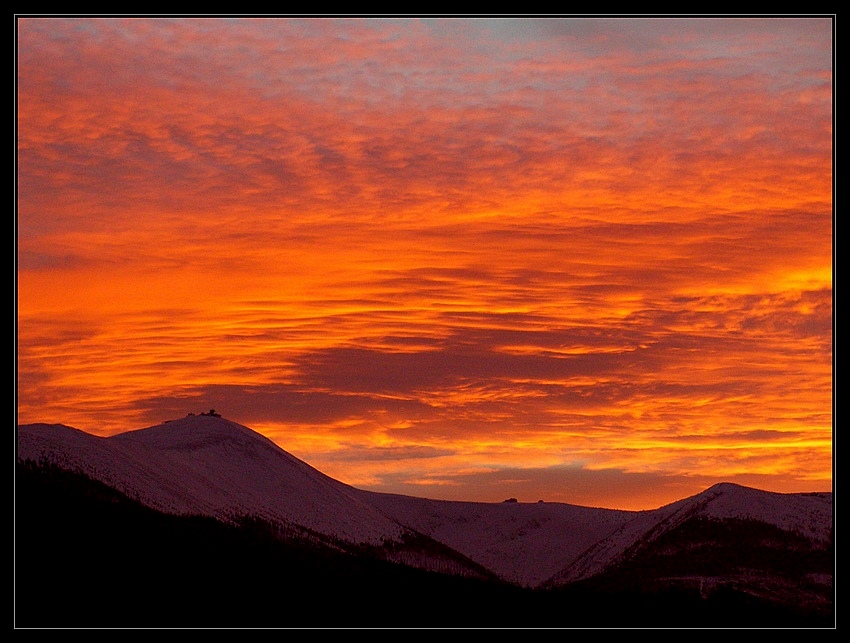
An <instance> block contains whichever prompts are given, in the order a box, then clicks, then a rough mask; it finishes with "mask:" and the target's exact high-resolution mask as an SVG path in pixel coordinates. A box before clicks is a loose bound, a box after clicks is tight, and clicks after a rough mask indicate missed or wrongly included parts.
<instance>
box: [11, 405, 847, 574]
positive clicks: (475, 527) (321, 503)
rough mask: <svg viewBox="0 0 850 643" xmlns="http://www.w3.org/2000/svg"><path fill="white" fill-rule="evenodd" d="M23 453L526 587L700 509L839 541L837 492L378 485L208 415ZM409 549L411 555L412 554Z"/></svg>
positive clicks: (40, 427) (153, 502) (584, 566)
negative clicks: (532, 494)
mask: <svg viewBox="0 0 850 643" xmlns="http://www.w3.org/2000/svg"><path fill="white" fill-rule="evenodd" d="M18 458H19V459H30V460H36V461H38V460H41V459H47V460H48V461H50V462H53V463H55V464H58V465H60V466H62V467H64V468H68V469H71V470H77V471H82V472H83V473H86V474H87V475H89V476H91V477H93V478H95V479H97V480H100V481H102V482H105V483H107V484H109V485H111V486H113V487H115V488H117V489H118V490H120V491H123V492H124V493H126V494H127V495H129V496H131V497H133V498H136V499H138V500H140V501H142V502H143V503H145V504H146V505H148V506H150V507H153V508H155V509H159V510H161V511H166V512H169V513H175V514H193V513H194V514H204V515H210V516H214V517H217V518H224V519H228V518H234V517H237V516H241V515H246V514H250V515H255V516H260V517H263V518H266V519H267V520H271V521H275V522H280V523H283V524H287V525H297V526H299V527H301V528H304V529H307V530H311V531H312V532H316V533H318V534H321V535H323V536H325V537H328V538H332V539H340V540H343V541H347V542H349V543H355V544H361V543H362V544H371V545H381V544H382V543H384V542H387V541H395V542H398V541H399V540H402V539H403V538H402V537H403V535H404V534H411V533H413V534H421V535H424V536H427V537H430V538H431V539H433V540H436V541H438V542H440V543H442V544H444V545H446V546H447V547H448V548H450V549H451V550H454V551H455V552H458V553H459V554H461V555H462V556H465V557H467V558H468V559H470V560H471V561H473V562H474V563H477V564H479V565H481V566H483V567H484V568H486V569H487V570H489V571H490V572H492V573H494V574H496V575H498V576H500V577H501V578H503V579H505V580H507V581H510V582H513V583H516V584H519V585H525V586H529V587H537V586H540V585H542V584H547V585H561V584H564V583H568V582H571V581H574V580H579V579H582V578H587V577H588V576H592V575H594V574H597V573H599V572H601V571H603V570H605V569H606V568H610V566H611V565H613V564H615V563H617V562H618V561H621V560H622V559H623V557H624V556H625V554H626V552H628V551H630V550H634V548H635V547H637V546H640V545H641V543H647V542H651V541H652V540H653V539H655V538H657V537H659V536H660V535H662V534H664V533H666V532H668V531H669V530H671V529H673V528H674V527H675V526H676V525H678V524H681V523H683V522H684V521H686V520H688V519H690V518H693V517H697V516H703V517H711V518H752V519H756V520H759V521H762V522H766V523H769V524H772V525H776V526H777V527H779V528H781V529H784V530H787V531H794V532H797V533H800V534H801V535H804V536H805V537H806V538H808V539H809V540H810V541H812V542H813V543H822V542H826V541H828V540H830V539H831V537H832V524H833V523H832V518H833V516H832V494H831V493H823V494H778V493H770V492H765V491H759V490H757V489H750V488H747V487H742V486H739V485H734V484H725V483H724V484H719V485H715V486H713V487H711V488H709V489H707V490H706V491H704V492H703V493H700V494H698V495H696V496H693V497H692V498H687V499H684V500H680V501H678V502H675V503H672V504H669V505H666V506H664V507H661V508H659V509H655V510H651V511H639V512H635V511H619V510H611V509H600V508H592V507H581V506H576V505H569V504H564V503H543V502H538V503H517V502H506V503H481V502H456V501H441V500H429V499H424V498H416V497H411V496H403V495H395V494H383V493H375V492H371V491H366V490H361V489H356V488H354V487H351V486H349V485H346V484H344V483H342V482H339V481H337V480H334V479H332V478H330V477H328V476H326V475H325V474H323V473H321V472H320V471H318V470H316V469H314V468H313V467H311V466H310V465H308V464H307V463H305V462H303V461H301V460H299V459H298V458H295V457H294V456H292V455H291V454H289V453H287V452H286V451H284V450H283V449H281V448H280V447H279V446H277V445H276V444H275V443H274V442H272V441H271V440H269V439H268V438H266V437H264V436H262V435H260V434H259V433H256V432H255V431H252V430H251V429H249V428H247V427H245V426H242V425H240V424H237V423H235V422H231V421H229V420H226V419H224V418H221V417H219V416H213V415H205V414H201V415H190V416H188V417H185V418H181V419H178V420H173V421H168V422H164V423H162V424H160V425H157V426H153V427H149V428H146V429H139V430H136V431H130V432H127V433H122V434H119V435H115V436H112V437H109V438H102V437H97V436H93V435H90V434H88V433H84V432H83V431H79V430H77V429H73V428H70V427H67V426H63V425H46V424H32V425H23V426H19V427H18ZM420 553H422V552H420ZM405 556H408V558H409V559H410V560H413V558H415V556H412V552H411V551H410V550H407V552H406V554H405ZM447 560H449V559H446V558H445V557H444V555H443V554H440V555H439V556H438V555H434V554H433V552H432V553H425V554H424V559H420V560H419V562H417V563H416V564H417V565H419V566H424V567H426V568H428V566H429V565H431V566H432V567H433V566H434V565H435V564H436V563H439V564H445V563H446V561H447ZM450 560H452V561H453V562H452V563H451V564H452V565H454V564H455V563H456V562H457V560H455V559H450ZM459 565H460V569H462V570H463V572H464V573H468V572H469V571H470V570H472V569H473V568H472V567H471V566H468V565H465V563H463V561H462V560H461V561H460V563H459ZM433 568H435V569H436V568H437V567H433Z"/></svg>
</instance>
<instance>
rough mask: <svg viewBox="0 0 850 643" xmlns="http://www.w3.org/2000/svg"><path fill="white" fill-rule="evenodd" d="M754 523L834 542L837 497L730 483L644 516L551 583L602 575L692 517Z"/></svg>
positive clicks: (567, 568)
mask: <svg viewBox="0 0 850 643" xmlns="http://www.w3.org/2000/svg"><path fill="white" fill-rule="evenodd" d="M697 517H702V518H715V519H728V518H738V519H752V520H758V521H760V522H764V523H766V524H770V525H774V526H776V527H779V528H780V529H783V530H785V531H791V532H795V533H798V534H800V535H802V536H804V537H805V538H807V539H808V540H809V541H810V542H812V543H815V544H824V543H827V542H828V541H829V540H830V539H831V538H832V525H833V515H832V493H826V492H825V493H816V494H805V493H799V494H796V493H776V492H771V491H762V490H759V489H753V488H750V487H744V486H742V485H738V484H733V483H729V482H722V483H719V484H716V485H713V486H711V487H709V488H708V489H706V490H705V491H703V492H702V493H699V494H697V495H696V496H693V497H691V498H686V499H684V500H679V501H677V502H673V503H671V504H669V505H665V506H663V507H660V508H659V509H655V510H652V511H645V512H640V513H639V514H638V515H637V516H635V517H634V518H633V519H632V520H630V521H628V522H626V523H624V524H623V525H621V526H620V527H618V528H617V530H616V531H614V532H613V533H611V534H610V535H609V536H608V537H606V538H603V539H602V540H600V541H599V542H597V543H595V544H594V545H593V546H592V547H591V548H590V549H588V550H587V551H586V552H583V553H582V555H581V556H579V557H577V558H576V559H575V560H574V561H573V562H572V563H571V564H570V565H568V566H567V567H565V568H564V569H562V570H561V571H559V572H558V573H557V574H555V575H554V576H553V577H552V578H551V579H549V580H548V581H547V583H546V584H548V585H559V584H563V583H568V582H572V581H576V580H580V579H582V578H587V577H589V576H593V575H594V574H598V573H600V572H602V571H603V570H604V569H606V568H608V567H610V566H611V565H613V564H616V563H617V562H619V561H620V560H621V559H622V557H623V556H624V555H625V553H626V552H627V551H628V550H629V548H631V547H633V546H634V545H635V544H636V543H643V544H646V543H649V542H651V541H653V540H655V539H656V538H658V537H659V536H660V535H662V534H664V533H666V532H667V531H669V530H671V529H673V528H674V527H676V526H677V525H680V524H682V523H683V522H685V521H686V520H689V519H691V518H697Z"/></svg>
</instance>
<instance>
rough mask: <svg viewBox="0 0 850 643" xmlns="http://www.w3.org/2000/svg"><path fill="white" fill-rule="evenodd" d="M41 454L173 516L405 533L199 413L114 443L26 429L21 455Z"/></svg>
mask: <svg viewBox="0 0 850 643" xmlns="http://www.w3.org/2000/svg"><path fill="white" fill-rule="evenodd" d="M42 457H46V458H47V459H48V460H49V461H52V462H54V463H56V464H60V465H62V466H64V467H66V468H70V469H72V470H78V471H82V472H83V473H86V474H87V475H90V476H91V477H93V478H95V479H98V480H101V481H102V482H106V483H107V484H109V485H111V486H113V487H115V488H117V489H119V490H121V491H123V492H125V493H126V494H127V495H129V496H130V497H132V498H136V499H138V500H140V501H141V502H143V503H145V504H146V505H148V506H150V507H153V508H155V509H159V510H162V511H166V512H169V513H176V514H193V513H195V514H204V515H210V516H215V517H218V518H225V519H227V518H230V517H233V516H239V515H244V514H251V515H256V516H260V517H264V518H267V519H270V520H274V521H283V522H286V523H295V524H297V525H299V526H301V527H306V528H308V529H311V530H314V531H317V532H320V533H321V534H324V535H326V536H331V537H334V538H339V539H342V540H346V541H349V542H356V543H369V544H380V543H381V542H382V541H384V540H392V539H397V538H398V537H399V536H400V535H401V534H402V533H403V531H404V529H403V528H402V527H401V526H400V525H398V524H397V523H396V522H395V521H393V520H391V519H389V518H387V517H386V516H384V515H383V514H382V513H380V512H379V511H378V510H377V509H375V508H374V507H372V506H371V505H370V504H368V503H367V502H365V501H364V500H363V498H362V496H361V495H360V494H358V493H356V490H355V489H353V488H352V487H350V486H348V485H346V484H344V483H342V482H339V481H337V480H334V479H333V478H330V477H328V476H326V475H325V474H323V473H321V472H320V471H318V470H316V469H314V468H313V467H311V466H309V465H308V464H306V463H305V462H303V461H301V460H299V459H297V458H295V457H294V456H292V455H291V454H289V453H287V452H286V451H284V450H283V449H281V448H280V447H278V446H277V445H276V444H275V443H274V442H272V441H271V440H269V439H268V438H266V437H265V436H262V435H260V434H259V433H256V432H255V431H252V430H250V429H248V428H247V427H244V426H242V425H240V424H236V423H235V422H231V421H229V420H226V419H224V418H221V417H217V416H209V415H192V416H188V417H185V418H182V419H179V420H174V421H170V422H165V423H163V424H161V425H157V426H153V427H149V428H146V429H140V430H136V431H130V432H127V433H122V434H119V435H115V436H112V437H109V438H102V437H97V436H93V435H89V434H87V433H84V432H82V431H79V430H77V429H71V428H69V427H65V426H62V425H45V424H34V425H26V426H20V427H18V458H21V459H31V460H36V461H38V460H40V459H41V458H42Z"/></svg>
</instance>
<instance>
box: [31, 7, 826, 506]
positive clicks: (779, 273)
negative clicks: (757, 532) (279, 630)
mask: <svg viewBox="0 0 850 643" xmlns="http://www.w3.org/2000/svg"><path fill="white" fill-rule="evenodd" d="M833 27H834V24H833V18H832V17H830V16H825V17H800V18H797V17H794V18H770V17H762V18H758V17H757V18H749V19H744V18H728V19H719V18H657V19H655V18H653V19H650V18H629V19H626V18H623V19H614V18H586V17H572V18H557V19H556V18H551V19H542V18H534V19H519V18H510V19H508V18H501V19H498V18H492V19H484V18H468V19H459V18H444V19H419V18H412V17H411V18H396V19H380V18H368V19H367V18H341V19H331V18H313V19H309V18H296V17H289V18H282V17H279V18H223V17H216V18H174V19H172V18H117V19H112V18H109V19H107V18H77V17H68V18H47V17H20V16H19V17H17V195H16V198H17V217H16V228H17V248H16V250H17V257H16V260H17V294H16V307H17V308H16V315H17V337H16V344H17V361H16V369H17V390H16V396H17V399H16V403H17V418H16V419H17V422H18V423H21V424H25V423H32V422H49V423H62V424H67V425H70V426H73V427H76V428H79V429H82V430H84V431H88V432H90V433H94V434H96V435H103V436H106V435H111V434H114V433H118V432H123V431H127V430H132V429H138V428H143V427H147V426H151V425H154V424H159V423H160V422H162V421H164V420H168V419H174V418H179V417H183V416H185V415H187V414H188V413H199V412H202V411H207V410H209V409H210V408H214V409H216V411H218V412H219V413H221V414H222V415H223V416H224V417H225V418H227V419H229V420H233V421H235V422H238V423H240V424H244V425H246V426H248V427H250V428H252V429H254V430H256V431H259V432H261V433H263V434H264V435H266V436H268V437H269V438H271V439H272V440H274V441H275V442H276V443H277V444H278V445H280V446H281V447H282V448H283V449H285V450H286V451H288V452H290V453H292V454H293V455H295V456H296V457H298V458H301V459H302V460H305V461H306V462H308V463H309V464H311V465H312V466H314V467H316V468H318V469H320V470H321V471H323V472H324V473H326V474H328V475H330V476H332V477H334V478H336V479H338V480H341V481H343V482H346V483H349V484H352V485H354V486H357V487H360V488H362V489H368V490H373V491H388V492H394V493H403V494H407V495H415V496H421V497H429V498H436V499H447V500H474V501H486V502H491V501H492V502H499V501H501V500H503V499H505V498H508V497H516V498H518V499H519V500H520V501H529V502H534V501H537V500H538V499H543V500H548V501H561V502H569V503H574V504H581V505H589V506H600V507H610V508H621V509H648V508H656V507H659V506H661V505H663V504H666V503H668V502H671V501H673V500H678V499H681V498H684V497H686V496H689V495H692V494H695V493H698V492H700V491H702V490H703V489H705V488H706V487H708V486H709V485H711V484H714V483H716V482H722V481H726V482H736V483H739V484H744V485H748V486H754V487H758V488H760V489H766V490H770V491H782V492H802V491H828V490H830V489H831V488H832V471H833V439H832V438H833V409H834V406H833V286H832V282H833V249H834V237H833V234H834V231H833V223H834V219H833V212H832V208H833V118H834V114H833V55H834V52H833V44H834V34H833Z"/></svg>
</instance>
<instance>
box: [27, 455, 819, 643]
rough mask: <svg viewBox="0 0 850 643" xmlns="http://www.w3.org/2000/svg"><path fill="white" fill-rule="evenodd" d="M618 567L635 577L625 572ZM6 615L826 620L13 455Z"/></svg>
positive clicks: (515, 622) (720, 622) (322, 623)
mask: <svg viewBox="0 0 850 643" xmlns="http://www.w3.org/2000/svg"><path fill="white" fill-rule="evenodd" d="M628 578H631V579H633V578H634V574H633V571H632V573H631V575H630V576H628ZM14 600H15V627H17V628H72V627H73V628H155V627H156V628H160V627H164V628H177V627H187V628H219V627H234V628H332V627H342V628H347V627H369V628H394V627H399V628H444V627H449V628H460V627H469V628H503V627H519V628H584V627H603V628H615V627H659V628H661V627H831V626H832V619H831V615H830V614H824V613H822V612H820V613H812V612H808V611H806V612H801V613H795V612H794V611H793V610H791V611H789V610H788V609H778V608H777V607H776V606H775V605H774V604H773V603H771V602H769V601H762V600H757V599H755V598H753V597H751V596H750V595H749V594H738V593H736V592H735V591H734V589H733V588H731V589H730V590H729V591H727V592H715V593H713V594H712V595H711V596H710V597H709V599H708V600H707V599H706V598H704V597H702V596H701V595H700V593H699V592H695V591H694V590H693V588H692V587H684V588H677V587H671V586H663V587H655V586H651V585H646V586H643V585H641V584H636V583H634V582H631V581H630V582H627V583H621V582H620V581H618V580H617V579H616V578H614V577H607V578H606V579H605V580H604V582H596V583H584V584H582V585H581V586H576V587H572V588H570V587H568V588H565V589H559V590H549V591H543V590H530V589H525V588H518V587H514V586H510V585H507V584H503V583H498V582H493V581H484V580H476V579H470V578H459V577H452V576H446V575H441V574H436V573H433V572H424V571H421V570H415V569H411V568H407V567H404V566H401V565H396V564H391V563H387V562H385V561H381V560H376V559H374V558H371V557H369V556H354V555H351V554H345V553H340V552H337V551H334V550H332V549H331V548H328V547H325V546H317V545H315V544H313V545H308V544H306V543H305V542H303V541H298V540H294V539H282V538H281V537H280V535H279V534H278V533H277V532H275V530H274V529H272V528H271V526H269V525H266V524H264V523H262V522H261V521H257V520H252V521H246V523H245V525H243V526H242V527H235V526H232V525H225V524H223V523H220V522H218V521H215V520H213V519H211V518H205V517H177V516H170V515H166V514H162V513H159V512H155V511H153V510H150V509H148V508H145V507H143V506H141V505H139V504H138V503H136V502H134V501H132V500H130V499H128V498H126V497H125V496H122V495H121V494H119V493H118V492H116V491H115V490H113V489H110V488H109V487H106V486H104V485H102V484H100V483H98V482H95V481H92V480H91V479H89V478H86V477H84V476H81V475H78V474H72V473H69V472H65V471H61V470H58V469H56V468H54V467H51V466H41V465H39V466H36V465H35V464H33V463H27V464H19V465H18V470H17V478H16V498H15V597H14Z"/></svg>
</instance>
